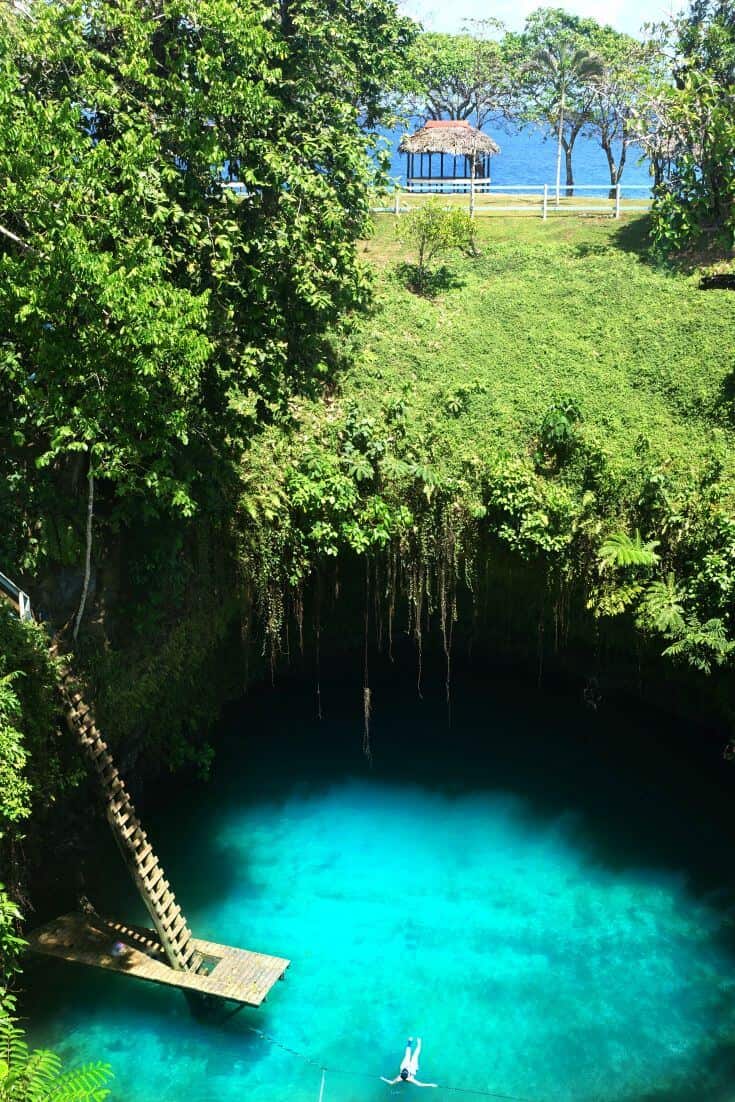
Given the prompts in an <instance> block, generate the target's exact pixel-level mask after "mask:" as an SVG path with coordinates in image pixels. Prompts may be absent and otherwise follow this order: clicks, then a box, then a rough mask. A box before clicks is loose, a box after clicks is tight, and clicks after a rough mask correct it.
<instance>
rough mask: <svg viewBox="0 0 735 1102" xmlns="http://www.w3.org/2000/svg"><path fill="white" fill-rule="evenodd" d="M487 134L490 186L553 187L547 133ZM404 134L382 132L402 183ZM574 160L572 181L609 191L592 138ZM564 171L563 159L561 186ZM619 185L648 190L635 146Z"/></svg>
mask: <svg viewBox="0 0 735 1102" xmlns="http://www.w3.org/2000/svg"><path fill="white" fill-rule="evenodd" d="M486 130H487V132H488V133H489V134H491V135H492V137H493V138H495V141H496V142H497V144H498V145H499V146H500V153H499V154H498V155H497V156H495V157H493V158H492V161H491V171H492V181H493V184H497V185H498V186H502V185H505V186H509V185H524V184H538V185H541V186H543V185H544V184H548V185H549V186H550V187H551V186H553V185H554V184H555V182H556V142H555V141H554V139H553V138H552V137H551V136H550V135H549V134H548V133H546V132H545V131H542V130H540V129H539V128H536V127H527V128H525V129H522V130H519V129H517V128H515V127H513V126H511V125H509V124H500V125H496V126H487V127H486ZM403 133H404V131H403V129H398V130H394V131H384V132H383V140H384V148H385V149H387V150H389V151H390V153H391V165H390V173H391V175H392V176H393V177H396V178H399V179H401V180H404V179H405V172H406V158H405V156H404V155H402V154H399V153H398V145H399V142H400V140H401V137H402V135H403ZM573 156H574V177H575V180H576V181H577V182H578V183H579V184H598V185H606V186H608V187H609V184H610V173H609V170H608V167H607V158H606V157H605V154H604V152H603V151H602V149H601V148H600V146H599V144H598V142H597V141H596V140H595V139H594V138H593V137H590V136H586V135H584V134H582V135H580V137H579V138H577V141H576V142H575V145H574V155H573ZM438 168H439V164H438V159H436V158H435V164H434V168H433V171H434V172H437V171H438ZM565 171H566V170H565V165H564V159H563V157H562V184H564V183H565V181H566V175H565ZM621 184H623V185H630V184H635V185H642V186H643V187H645V189H650V186H651V176H650V173H649V170H648V162H647V160H646V159H645V158H643V159H641V156H640V151H639V150H637V149H636V147H635V146H632V147H630V148H629V150H628V156H627V158H626V164H625V168H624V171H623V176H622V179H621ZM588 194H598V193H597V192H594V193H588ZM599 194H603V193H599ZM623 194H625V192H623ZM631 194H633V195H635V197H636V198H643V197H645V196H646V195H647V190H636V191H635V192H632V193H631Z"/></svg>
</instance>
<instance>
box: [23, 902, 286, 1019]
mask: <svg viewBox="0 0 735 1102" xmlns="http://www.w3.org/2000/svg"><path fill="white" fill-rule="evenodd" d="M27 940H28V946H29V948H30V950H31V952H34V953H41V954H43V955H45V956H49V957H59V958H61V959H62V960H68V961H73V962H74V963H76V964H90V965H92V966H93V967H95V968H105V969H106V970H107V971H109V972H121V973H123V974H124V975H126V976H133V977H135V978H136V979H139V980H150V982H151V983H163V984H167V985H168V986H169V987H178V988H180V989H181V990H183V991H195V992H198V993H199V994H201V995H212V996H213V997H214V998H217V999H230V1000H232V1002H236V1003H241V1004H243V1005H245V1006H260V1004H261V1003H262V1002H263V1001H264V999H265V998H266V996H267V994H268V992H269V991H270V989H271V988H272V987H273V985H274V984H275V982H276V981H277V980H279V979H281V978H282V977H283V974H284V972H285V971H286V969H287V968H288V966H289V964H290V961H288V960H284V959H283V957H270V956H266V955H265V954H264V953H251V952H249V951H248V950H247V949H233V948H231V947H230V946H229V945H217V944H216V943H215V942H213V941H201V940H200V939H199V938H195V939H194V945H195V947H196V949H197V950H198V951H199V952H200V953H201V954H202V956H203V957H204V958H205V960H206V961H207V962H211V964H212V968H211V971H210V972H209V973H208V974H207V975H194V974H192V973H191V972H179V971H176V970H175V969H173V968H171V966H170V965H169V963H168V961H167V960H166V955H165V953H164V951H163V949H162V948H161V945H160V942H159V941H158V938H157V936H156V934H155V933H154V932H153V930H147V929H144V928H143V927H140V926H126V925H124V924H123V923H121V922H113V921H112V920H110V919H105V918H100V917H99V916H98V915H91V916H90V915H85V914H78V913H76V912H74V913H71V914H66V915H62V916H61V917H60V918H56V919H54V920H53V922H49V923H47V924H46V925H45V926H40V927H39V928H38V929H37V930H34V931H33V932H32V933H31V934H28V935H27ZM115 942H121V943H122V944H123V945H124V946H125V949H124V951H123V952H121V954H120V955H119V956H114V955H113V953H112V948H113V945H114V944H115Z"/></svg>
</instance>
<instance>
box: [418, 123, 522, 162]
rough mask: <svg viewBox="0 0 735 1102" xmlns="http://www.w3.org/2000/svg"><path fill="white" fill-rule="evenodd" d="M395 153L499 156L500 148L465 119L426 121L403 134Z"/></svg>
mask: <svg viewBox="0 0 735 1102" xmlns="http://www.w3.org/2000/svg"><path fill="white" fill-rule="evenodd" d="M398 152H399V153H448V154H449V156H450V157H471V156H472V155H473V154H475V155H476V154H478V153H486V154H489V155H490V156H491V157H492V156H493V155H494V154H496V153H500V146H499V145H498V144H497V142H494V141H493V139H492V138H491V137H490V136H489V135H488V134H483V132H482V130H478V129H477V128H476V127H475V126H470V124H469V123H468V122H467V120H466V119H430V120H429V122H427V123H425V124H424V126H422V127H421V129H420V130H417V131H416V133H415V134H405V135H404V136H403V138H402V140H401V144H400V145H399V146H398Z"/></svg>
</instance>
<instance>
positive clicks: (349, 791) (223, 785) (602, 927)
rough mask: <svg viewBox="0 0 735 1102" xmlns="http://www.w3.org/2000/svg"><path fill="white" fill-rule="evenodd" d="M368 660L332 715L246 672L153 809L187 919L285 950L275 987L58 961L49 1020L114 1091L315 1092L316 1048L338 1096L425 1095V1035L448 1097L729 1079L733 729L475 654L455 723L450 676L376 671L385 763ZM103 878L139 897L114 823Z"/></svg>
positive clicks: (359, 1099)
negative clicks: (215, 731) (607, 696)
mask: <svg viewBox="0 0 735 1102" xmlns="http://www.w3.org/2000/svg"><path fill="white" fill-rule="evenodd" d="M359 679H360V671H359V668H358V667H357V664H356V668H355V670H354V671H352V673H351V674H349V673H348V674H346V675H344V676H342V677H341V678H337V679H335V680H334V681H333V682H332V683H331V684H330V683H329V682H328V681H325V684H324V685H323V702H324V707H325V718H324V719H323V720H322V721H321V722H318V721H317V720H316V719H315V718H314V717H313V712H314V706H313V705H314V696H313V684H312V683H311V682H310V681H309V680H308V679H303V680H302V679H300V678H296V677H294V678H291V679H286V680H282V681H281V682H279V683H278V684H277V686H276V688H275V689H274V690H270V689H264V690H262V691H260V692H258V693H256V694H254V696H253V697H251V698H250V699H249V700H248V701H246V702H245V703H243V704H242V705H241V706H239V707H238V708H237V709H235V710H234V711H233V712H232V714H231V715H230V716H229V718H228V720H227V722H226V723H225V724H224V732H223V735H222V742H221V747H220V753H219V756H218V759H217V765H216V768H215V772H214V776H213V778H212V781H211V783H210V785H209V786H208V787H202V786H201V785H196V784H190V785H188V786H186V785H184V786H183V787H182V784H181V782H177V784H176V785H170V786H158V787H157V788H156V789H155V790H154V791H151V792H149V794H148V797H147V802H146V804H145V805H144V806H143V807H142V808H141V812H142V815H143V818H144V822H145V824H146V827H147V829H148V831H149V834H150V835H151V836H152V838H153V839H154V841H156V844H157V846H158V849H159V852H160V856H161V859H162V861H163V863H164V866H165V867H166V869H167V873H168V874H169V879H170V880H171V882H172V883H173V885H174V888H175V890H176V892H177V895H178V897H179V900H180V902H182V904H183V905H184V907H185V910H186V912H187V913H188V916H189V919H190V921H191V924H192V926H193V928H194V930H195V932H196V933H197V934H199V935H200V936H203V937H207V938H212V939H213V940H217V941H221V942H227V943H231V944H236V945H242V946H244V947H248V948H252V949H259V950H262V951H264V952H271V953H275V954H278V955H283V956H287V957H289V958H290V959H291V960H292V964H291V967H290V969H289V971H288V973H287V977H286V979H285V980H284V981H283V982H282V983H279V984H278V985H277V986H276V988H275V989H274V990H273V991H272V993H271V995H270V997H269V999H268V1001H267V1002H266V1003H265V1004H264V1006H263V1007H262V1008H261V1009H259V1010H252V1009H245V1010H242V1011H241V1012H239V1013H237V1014H235V1015H234V1016H232V1017H230V1018H229V1019H228V1020H227V1021H224V1022H216V1021H209V1022H201V1021H197V1020H195V1019H194V1018H192V1017H191V1015H190V1013H189V1011H188V1008H187V1005H186V1003H185V1001H184V999H183V997H182V996H181V995H179V994H178V993H177V992H174V991H169V990H165V989H158V988H156V987H155V986H152V985H146V984H143V983H140V982H134V981H131V980H129V979H126V978H124V977H117V976H114V977H113V976H108V975H104V974H102V973H98V972H96V971H95V970H91V969H85V968H82V967H75V966H71V965H66V964H63V963H60V962H58V963H57V962H50V961H39V962H36V963H35V964H33V965H32V966H31V967H30V969H29V972H28V975H27V980H28V984H29V991H28V995H27V998H26V1005H25V1007H24V1012H25V1013H27V1014H28V1015H29V1016H30V1019H31V1022H32V1027H31V1037H32V1040H33V1042H34V1043H36V1044H44V1045H54V1046H55V1047H56V1048H57V1049H58V1051H59V1052H60V1053H61V1054H62V1055H63V1056H64V1057H65V1058H66V1059H67V1060H69V1061H70V1062H80V1061H85V1060H90V1059H106V1060H109V1062H110V1063H111V1064H112V1065H113V1068H114V1070H115V1076H116V1078H115V1085H114V1093H113V1097H114V1098H115V1099H119V1100H121V1102H123V1100H124V1102H182V1100H184V1102H210V1100H217V1102H235V1100H237V1102H242V1100H245V1099H247V1100H248V1102H285V1100H288V1102H317V1099H318V1098H319V1092H320V1086H321V1072H320V1068H321V1067H322V1066H325V1067H327V1068H328V1069H329V1070H328V1071H327V1072H326V1077H325V1082H324V1094H323V1102H379V1100H381V1099H386V1098H387V1097H389V1096H390V1097H398V1096H401V1095H403V1096H410V1095H411V1094H412V1093H413V1092H415V1090H416V1088H415V1087H411V1086H407V1085H404V1084H400V1085H399V1086H396V1087H392V1088H391V1087H388V1086H386V1085H384V1084H383V1083H381V1082H380V1080H379V1079H378V1076H380V1075H385V1076H387V1077H392V1076H393V1075H395V1074H397V1071H398V1067H399V1063H400V1058H401V1055H402V1052H403V1046H404V1043H405V1039H406V1036H407V1035H414V1036H417V1035H418V1036H421V1037H422V1038H423V1045H424V1048H423V1053H422V1058H421V1067H420V1072H419V1078H421V1079H423V1080H428V1081H431V1082H436V1083H438V1084H439V1089H437V1090H436V1091H434V1092H433V1094H432V1095H431V1096H430V1097H433V1098H435V1099H436V1100H437V1102H439V1100H440V1099H450V1098H455V1099H456V1098H458V1097H459V1095H458V1094H456V1093H454V1092H453V1091H452V1090H451V1089H450V1088H461V1089H462V1090H466V1091H476V1092H478V1093H477V1094H476V1095H468V1096H467V1097H473V1096H474V1097H478V1098H479V1097H482V1093H480V1092H485V1093H491V1094H499V1095H505V1096H514V1097H517V1098H522V1099H525V1100H530V1102H554V1100H556V1102H591V1100H600V1102H603V1100H604V1102H607V1100H610V1102H612V1100H623V1099H625V1100H631V1102H632V1100H651V1102H652V1100H653V1099H657V1100H661V1102H663V1100H672V1102H707V1100H711V1102H714V1100H722V1102H724V1100H725V1099H731V1098H732V1083H733V1082H734V1081H735V1078H734V1077H735V930H734V929H733V914H735V911H733V906H734V904H735V873H734V872H733V862H732V856H731V836H732V834H731V832H732V825H733V823H732V819H733V813H732V811H731V809H730V804H731V799H730V789H731V785H732V778H731V776H729V775H728V774H726V773H723V772H722V770H721V768H720V766H719V765H718V764H717V761H716V756H715V755H714V753H713V754H711V755H710V754H709V753H704V752H703V753H702V754H701V755H700V756H699V757H697V758H696V759H694V760H692V759H691V758H690V757H689V756H688V755H687V754H685V752H684V750H683V749H682V746H681V745H680V744H679V743H678V742H677V741H676V740H674V743H673V745H672V743H671V739H670V734H671V721H667V720H665V719H662V718H660V717H657V716H655V715H647V714H643V713H641V711H640V709H638V708H633V707H631V708H628V709H623V708H621V707H620V706H613V705H612V704H603V706H602V708H601V709H600V710H599V711H597V712H590V711H588V710H586V709H585V708H584V707H583V705H582V703H581V700H580V694H579V693H578V692H577V690H576V689H573V690H567V689H564V688H556V689H550V690H548V691H546V692H536V690H535V689H533V688H530V687H529V685H528V684H525V683H523V682H515V681H514V680H513V678H510V677H502V678H497V679H495V680H493V679H489V678H487V677H486V676H481V675H477V676H475V677H470V676H469V675H466V676H464V675H460V676H459V677H458V680H457V684H456V685H455V689H454V708H453V718H452V726H451V728H449V727H448V726H447V717H446V711H445V708H444V705H443V701H442V697H441V693H440V686H439V679H438V677H437V678H436V681H435V682H434V681H432V680H431V678H429V682H428V684H427V685H426V689H425V693H424V698H423V699H422V700H418V699H417V698H416V696H415V690H413V688H412V686H410V685H408V684H406V683H405V682H402V681H400V680H398V679H397V678H396V677H395V675H391V674H385V676H383V677H378V678H377V679H376V681H375V683H374V684H373V694H374V716H373V724H372V731H371V741H372V751H373V760H372V764H371V763H369V762H368V761H367V760H366V759H365V757H364V756H363V754H362V751H361V742H362V731H361V715H360V699H361V690H360V680H359ZM680 726H681V725H680ZM681 734H682V735H683V736H687V737H689V736H690V735H692V733H691V732H687V731H685V730H683V729H682V731H681ZM87 890H88V893H89V894H90V896H91V897H92V898H93V899H94V900H95V902H97V903H98V905H99V906H100V908H103V907H104V908H106V909H107V910H108V911H111V912H112V913H114V914H116V915H118V916H119V917H124V918H127V919H129V920H136V919H137V920H139V921H141V920H142V919H143V915H142V912H141V908H140V904H139V903H138V902H137V901H136V898H135V895H134V892H133V890H132V888H131V887H130V885H129V884H128V883H127V882H126V874H125V872H124V870H123V867H122V864H121V862H120V859H119V857H118V856H117V854H116V852H115V850H114V848H113V846H112V843H111V842H108V841H106V840H105V839H104V838H103V839H101V850H100V853H99V855H98V860H97V863H96V864H94V865H92V866H90V867H89V868H88V870H87ZM252 1027H255V1028H256V1029H258V1030H260V1031H262V1032H264V1033H266V1034H268V1037H269V1038H272V1040H269V1039H265V1038H264V1037H262V1036H260V1035H259V1034H258V1033H255V1032H252ZM275 1042H277V1043H275Z"/></svg>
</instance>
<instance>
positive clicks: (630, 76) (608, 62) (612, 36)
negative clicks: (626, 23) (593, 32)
mask: <svg viewBox="0 0 735 1102" xmlns="http://www.w3.org/2000/svg"><path fill="white" fill-rule="evenodd" d="M596 49H597V56H598V57H599V58H600V60H601V62H602V70H601V72H600V73H599V74H598V76H597V78H596V80H595V82H594V96H593V98H592V102H591V104H590V106H589V112H588V123H587V127H586V129H587V131H588V132H589V133H590V134H591V135H593V136H594V137H595V138H596V139H597V141H598V142H599V144H600V146H601V148H602V150H603V152H604V154H605V157H606V159H607V164H608V170H609V173H610V186H611V189H613V190H614V188H615V187H616V185H617V184H619V183H620V180H621V179H622V175H623V170H624V168H625V164H626V161H627V158H628V152H629V150H630V148H631V146H635V145H636V143H637V141H638V134H637V130H636V125H635V123H636V119H637V118H638V117H640V114H641V112H642V111H644V110H645V106H646V104H647V103H648V102H650V97H651V96H652V94H654V92H655V90H657V89H658V88H659V87H660V80H661V55H660V52H659V50H658V49H657V47H656V46H655V45H654V44H653V43H643V42H640V41H638V40H637V39H634V38H631V37H629V36H628V35H624V34H620V33H618V32H617V31H613V30H611V29H610V28H601V33H600V36H599V38H598V41H597V44H596ZM611 193H612V192H611Z"/></svg>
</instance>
